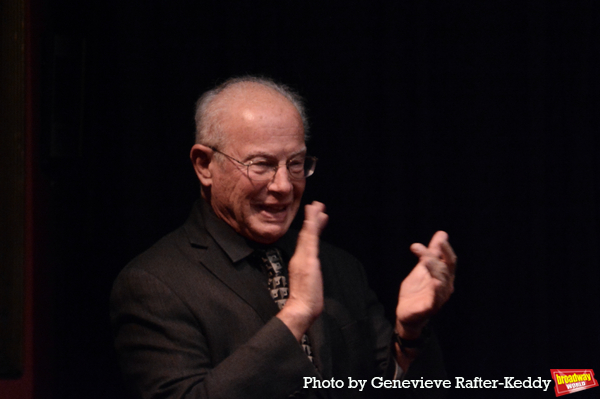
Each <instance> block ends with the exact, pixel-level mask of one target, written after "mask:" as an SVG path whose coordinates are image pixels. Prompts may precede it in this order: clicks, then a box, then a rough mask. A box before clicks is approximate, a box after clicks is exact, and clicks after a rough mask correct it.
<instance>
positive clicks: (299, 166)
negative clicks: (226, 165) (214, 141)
mask: <svg viewBox="0 0 600 399" xmlns="http://www.w3.org/2000/svg"><path fill="white" fill-rule="evenodd" d="M208 148H210V149H211V150H213V151H214V152H218V153H219V154H221V155H223V156H225V157H227V158H229V159H230V160H232V161H234V162H237V163H239V164H240V165H242V166H245V167H246V174H247V175H248V178H249V179H250V180H253V181H269V180H273V178H274V177H275V174H276V173H277V171H278V170H279V167H280V166H281V165H279V163H277V162H274V161H269V160H266V159H262V158H261V159H256V160H252V161H250V162H248V163H244V162H242V161H239V160H237V159H235V158H233V157H232V156H229V155H227V154H225V153H224V152H221V151H219V150H217V149H216V148H214V147H208ZM285 166H286V168H287V170H288V176H289V177H290V179H293V180H301V179H305V178H307V177H309V176H312V174H313V173H315V167H316V166H317V158H316V157H312V156H304V155H303V156H298V157H296V158H292V159H288V161H287V162H286V163H285Z"/></svg>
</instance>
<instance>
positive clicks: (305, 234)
mask: <svg viewBox="0 0 600 399" xmlns="http://www.w3.org/2000/svg"><path fill="white" fill-rule="evenodd" d="M328 218H329V217H328V216H327V214H326V213H325V205H324V204H322V203H320V202H316V201H315V202H313V203H312V204H310V205H306V206H305V208H304V223H303V224H302V229H301V230H300V234H299V235H298V244H297V247H298V249H300V250H306V251H311V252H312V253H313V254H314V252H313V251H318V246H319V235H320V234H321V231H323V228H324V227H325V225H326V224H327V220H328Z"/></svg>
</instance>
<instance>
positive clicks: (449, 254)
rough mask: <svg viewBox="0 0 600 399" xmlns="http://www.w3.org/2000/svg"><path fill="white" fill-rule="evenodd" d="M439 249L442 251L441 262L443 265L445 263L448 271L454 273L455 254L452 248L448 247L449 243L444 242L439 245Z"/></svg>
mask: <svg viewBox="0 0 600 399" xmlns="http://www.w3.org/2000/svg"><path fill="white" fill-rule="evenodd" d="M441 249H442V260H443V261H444V263H446V264H447V265H448V268H449V269H450V272H451V273H454V271H455V270H456V260H457V258H456V254H455V253H454V250H453V249H452V246H450V243H449V242H448V241H444V242H443V243H442V245H441Z"/></svg>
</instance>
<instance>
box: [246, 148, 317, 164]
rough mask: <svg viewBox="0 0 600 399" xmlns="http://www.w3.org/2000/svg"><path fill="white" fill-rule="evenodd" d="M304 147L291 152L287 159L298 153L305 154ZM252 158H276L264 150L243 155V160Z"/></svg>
mask: <svg viewBox="0 0 600 399" xmlns="http://www.w3.org/2000/svg"><path fill="white" fill-rule="evenodd" d="M306 152H307V151H306V147H304V148H302V149H301V150H298V151H296V152H293V153H292V154H291V155H290V156H289V158H288V159H293V158H295V157H297V156H299V155H306ZM254 158H267V159H275V158H277V157H276V156H274V155H273V154H271V153H268V152H265V151H256V152H252V153H250V154H248V155H247V156H245V157H244V162H246V161H250V160H252V159H254Z"/></svg>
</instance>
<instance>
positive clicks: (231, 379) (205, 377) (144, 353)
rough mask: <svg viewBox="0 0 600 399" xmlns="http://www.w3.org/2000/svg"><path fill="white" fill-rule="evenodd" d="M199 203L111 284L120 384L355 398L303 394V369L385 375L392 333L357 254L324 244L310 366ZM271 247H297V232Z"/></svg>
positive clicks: (204, 394)
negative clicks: (321, 303)
mask: <svg viewBox="0 0 600 399" xmlns="http://www.w3.org/2000/svg"><path fill="white" fill-rule="evenodd" d="M207 208H208V207H207V206H206V205H204V204H202V203H200V202H199V203H197V204H196V206H195V207H194V209H193V211H192V213H191V215H190V217H189V219H188V220H187V222H186V223H185V224H184V225H183V226H182V227H180V228H179V229H177V230H175V231H174V232H172V233H171V234H169V235H167V236H166V237H164V238H163V239H161V240H160V241H159V242H158V243H156V244H155V245H154V246H153V247H152V248H150V249H149V250H148V251H146V252H144V253H143V254H142V255H140V256H138V257H137V258H136V259H134V260H133V261H132V262H131V263H130V264H129V265H127V267H126V268H125V269H124V270H123V271H122V272H121V273H120V275H119V276H118V278H117V280H116V281H115V284H114V287H113V292H112V295H111V320H112V323H113V330H114V334H115V344H116V348H117V352H118V354H119V359H120V363H121V368H122V371H123V374H124V376H125V379H126V382H127V383H128V385H130V386H131V387H132V389H133V390H134V391H135V392H136V393H137V395H138V396H139V397H142V398H183V397H189V398H209V397H210V398H226V399H234V398H245V399H246V398H260V399H264V398H286V397H288V396H290V395H293V394H296V395H297V396H303V395H304V396H306V395H309V396H311V397H332V398H334V397H340V398H351V397H355V396H358V395H360V394H361V393H360V392H359V390H358V389H337V388H330V389H321V390H306V389H302V388H303V384H304V378H303V377H317V378H323V379H327V380H331V378H335V379H336V380H342V381H343V382H344V386H346V387H347V386H348V378H349V377H351V378H352V379H355V380H356V379H367V380H368V381H367V386H368V385H370V379H371V378H372V377H373V376H375V375H381V376H384V377H385V378H386V379H390V378H392V376H393V372H394V369H395V364H394V361H393V360H391V356H390V354H391V350H390V342H391V336H392V329H391V326H390V324H389V323H388V321H387V320H385V318H384V316H383V309H382V306H381V305H380V304H379V303H378V302H377V300H376V298H375V295H374V294H373V292H372V291H371V290H370V289H369V288H368V286H367V284H366V279H365V275H364V271H363V269H362V267H361V265H360V264H359V262H358V261H357V260H356V259H355V258H353V257H352V256H350V255H349V254H347V253H346V252H344V251H341V250H339V249H337V248H334V247H332V246H330V245H327V244H322V247H321V251H320V259H321V264H322V270H323V281H324V294H325V308H324V311H323V313H322V315H321V316H320V317H319V318H318V319H317V320H316V321H315V323H314V324H313V325H312V327H311V328H310V330H309V333H308V334H309V337H310V339H311V346H312V349H313V352H314V358H315V364H316V366H317V369H315V365H313V364H312V363H311V362H310V361H309V360H308V358H307V357H306V355H305V354H304V352H303V350H302V348H301V346H300V345H299V344H298V342H297V341H296V339H295V338H294V336H293V335H292V333H291V332H290V331H289V329H288V328H287V327H286V326H285V324H283V323H282V322H281V321H280V320H279V319H278V318H276V317H273V316H275V315H276V314H277V312H278V309H277V306H276V305H275V303H274V302H273V300H272V299H271V297H270V295H269V292H268V290H267V289H266V283H264V282H263V281H262V280H261V279H260V278H257V274H256V271H255V270H253V269H252V266H251V265H250V264H249V263H248V262H247V260H246V258H245V255H247V253H245V252H244V251H241V252H239V253H235V251H233V252H232V251H231V250H230V251H229V252H227V251H226V250H224V249H223V248H222V247H221V246H220V245H219V244H218V242H221V243H222V242H229V240H233V241H235V240H243V238H241V237H240V236H238V235H237V234H235V233H234V232H233V230H230V229H229V231H230V232H229V233H227V232H226V233H225V234H223V233H222V232H223V231H227V230H228V229H225V230H224V229H222V228H220V229H217V231H220V232H221V233H219V234H221V236H220V237H217V239H215V237H213V235H211V234H210V233H209V231H207V223H208V224H209V225H210V224H211V223H212V224H213V225H215V224H217V225H218V224H219V223H224V222H222V221H220V220H219V219H217V218H216V216H214V215H213V214H212V213H210V212H209V211H207ZM207 219H208V220H207ZM221 227H222V226H221ZM209 230H210V229H209ZM213 231H214V230H211V232H213ZM213 234H214V232H213ZM278 245H279V246H280V247H281V248H282V249H283V251H284V252H285V253H288V254H293V250H294V245H295V234H293V233H289V234H287V235H286V236H285V237H284V238H282V239H281V240H280V241H279V243H278ZM233 247H234V248H237V247H236V246H233ZM240 247H242V248H243V245H241V246H240ZM432 364H435V365H439V364H440V361H439V360H438V359H434V362H433V363H432ZM438 368H439V367H438ZM317 370H318V371H317ZM405 393H406V392H398V394H405ZM370 397H373V396H370Z"/></svg>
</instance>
